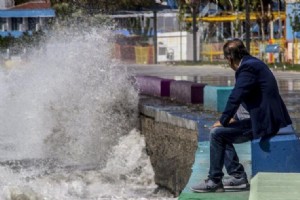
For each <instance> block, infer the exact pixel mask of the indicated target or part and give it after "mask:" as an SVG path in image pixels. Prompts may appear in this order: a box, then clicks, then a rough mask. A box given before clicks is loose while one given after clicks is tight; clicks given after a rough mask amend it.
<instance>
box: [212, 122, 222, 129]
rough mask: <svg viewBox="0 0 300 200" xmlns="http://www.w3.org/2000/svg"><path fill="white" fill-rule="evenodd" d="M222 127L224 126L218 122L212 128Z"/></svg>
mask: <svg viewBox="0 0 300 200" xmlns="http://www.w3.org/2000/svg"><path fill="white" fill-rule="evenodd" d="M221 126H222V124H221V123H220V121H217V122H215V123H214V124H213V125H212V126H211V128H216V127H221Z"/></svg>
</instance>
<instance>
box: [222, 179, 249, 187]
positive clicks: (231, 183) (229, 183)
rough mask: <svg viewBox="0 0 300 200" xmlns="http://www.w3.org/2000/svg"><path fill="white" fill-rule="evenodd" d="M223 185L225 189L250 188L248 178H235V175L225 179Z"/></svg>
mask: <svg viewBox="0 0 300 200" xmlns="http://www.w3.org/2000/svg"><path fill="white" fill-rule="evenodd" d="M223 185H224V188H225V189H234V190H236V189H238V190H248V189H249V188H250V185H249V183H248V179H247V178H235V177H233V176H230V178H227V179H223Z"/></svg>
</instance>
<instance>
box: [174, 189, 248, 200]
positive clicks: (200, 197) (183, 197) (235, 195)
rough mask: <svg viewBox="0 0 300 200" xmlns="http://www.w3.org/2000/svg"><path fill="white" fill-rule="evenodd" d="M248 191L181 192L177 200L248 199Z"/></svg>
mask: <svg viewBox="0 0 300 200" xmlns="http://www.w3.org/2000/svg"><path fill="white" fill-rule="evenodd" d="M248 197H249V191H243V192H222V193H184V192H183V193H181V194H180V196H179V198H178V199H179V200H187V199H197V200H248Z"/></svg>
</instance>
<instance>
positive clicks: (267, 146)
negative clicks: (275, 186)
mask: <svg viewBox="0 0 300 200" xmlns="http://www.w3.org/2000/svg"><path fill="white" fill-rule="evenodd" d="M251 149H252V150H251V151H252V154H251V155H252V175H253V176H255V175H256V174H257V173H258V172H300V159H299V155H300V140H299V138H298V137H297V136H296V135H295V134H283V135H282V134H280V135H276V136H274V137H271V138H268V139H262V140H260V139H256V140H253V141H252V143H251Z"/></svg>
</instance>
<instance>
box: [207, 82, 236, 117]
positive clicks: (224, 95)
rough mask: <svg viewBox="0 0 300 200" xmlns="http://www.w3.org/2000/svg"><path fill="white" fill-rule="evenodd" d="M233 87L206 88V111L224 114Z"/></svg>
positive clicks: (209, 86)
mask: <svg viewBox="0 0 300 200" xmlns="http://www.w3.org/2000/svg"><path fill="white" fill-rule="evenodd" d="M232 89H233V87H228V86H225V87H223V86H211V85H207V86H205V87H204V104H203V106H204V109H205V110H210V111H217V112H223V110H224V108H225V106H226V103H227V100H228V97H229V95H230V93H231V91H232Z"/></svg>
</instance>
